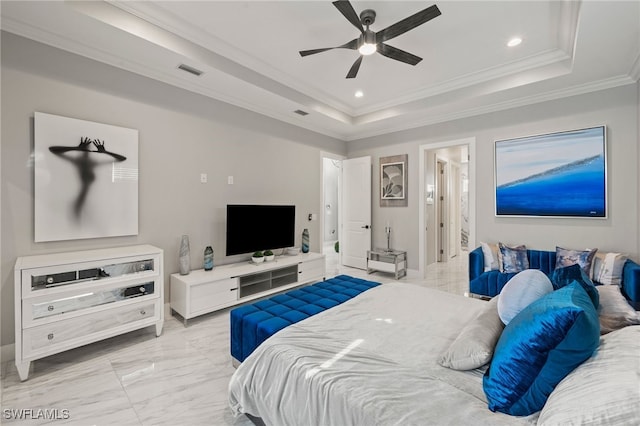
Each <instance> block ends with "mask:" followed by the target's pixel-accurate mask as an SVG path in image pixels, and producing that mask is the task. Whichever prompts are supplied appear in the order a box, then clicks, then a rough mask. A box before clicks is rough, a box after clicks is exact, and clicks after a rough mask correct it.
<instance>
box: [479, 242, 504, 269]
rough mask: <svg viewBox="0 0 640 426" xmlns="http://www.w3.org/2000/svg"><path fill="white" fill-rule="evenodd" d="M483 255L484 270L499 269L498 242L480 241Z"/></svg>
mask: <svg viewBox="0 0 640 426" xmlns="http://www.w3.org/2000/svg"><path fill="white" fill-rule="evenodd" d="M480 246H481V247H482V255H483V257H484V272H489V271H494V270H498V269H500V264H499V263H498V244H488V243H480Z"/></svg>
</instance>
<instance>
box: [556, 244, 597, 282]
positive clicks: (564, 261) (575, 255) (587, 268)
mask: <svg viewBox="0 0 640 426" xmlns="http://www.w3.org/2000/svg"><path fill="white" fill-rule="evenodd" d="M597 251H598V249H597V248H595V249H587V250H582V251H580V250H570V249H565V248H562V247H558V246H556V269H557V268H564V267H566V266H571V265H575V264H576V263H577V264H578V265H580V267H581V268H582V270H583V271H584V273H585V274H587V276H588V277H589V276H591V265H592V263H593V258H594V256H595V255H596V252H597Z"/></svg>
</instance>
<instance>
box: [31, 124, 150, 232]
mask: <svg viewBox="0 0 640 426" xmlns="http://www.w3.org/2000/svg"><path fill="white" fill-rule="evenodd" d="M34 139H35V143H34V159H35V161H34V174H35V178H34V225H35V230H34V237H35V241H36V242H43V241H61V240H75V239H84V238H99V237H115V236H122V235H137V234H138V131H137V130H134V129H128V128H124V127H117V126H112V125H109V124H102V123H94V122H91V121H85V120H78V119H75V118H68V117H61V116H58V115H52V114H44V113H41V112H36V113H35V118H34Z"/></svg>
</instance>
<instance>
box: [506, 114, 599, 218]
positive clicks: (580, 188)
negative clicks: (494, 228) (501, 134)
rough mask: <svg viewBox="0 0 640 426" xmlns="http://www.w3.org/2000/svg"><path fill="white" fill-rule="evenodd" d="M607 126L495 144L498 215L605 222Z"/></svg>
mask: <svg viewBox="0 0 640 426" xmlns="http://www.w3.org/2000/svg"><path fill="white" fill-rule="evenodd" d="M606 152H607V144H606V127H605V126H599V127H592V128H589V129H580V130H571V131H565V132H557V133H550V134H545V135H538V136H528V137H522V138H517V139H508V140H501V141H496V143H495V180H496V182H495V187H496V216H547V217H596V218H606V217H607V167H606V164H607V161H606Z"/></svg>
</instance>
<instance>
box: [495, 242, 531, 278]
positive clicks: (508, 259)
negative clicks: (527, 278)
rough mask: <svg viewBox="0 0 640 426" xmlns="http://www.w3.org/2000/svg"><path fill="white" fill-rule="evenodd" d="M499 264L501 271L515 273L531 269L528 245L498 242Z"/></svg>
mask: <svg viewBox="0 0 640 426" xmlns="http://www.w3.org/2000/svg"><path fill="white" fill-rule="evenodd" d="M498 264H499V268H500V272H503V273H515V272H521V271H524V270H525V269H529V258H528V257H527V247H526V246H524V245H521V246H517V247H509V246H506V245H504V244H502V243H498Z"/></svg>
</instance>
